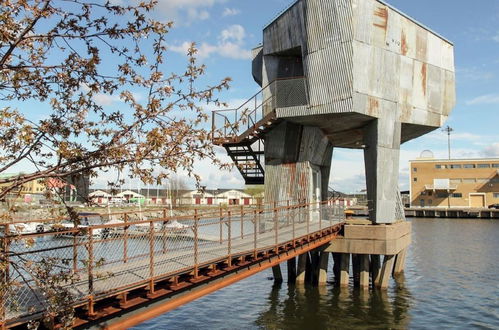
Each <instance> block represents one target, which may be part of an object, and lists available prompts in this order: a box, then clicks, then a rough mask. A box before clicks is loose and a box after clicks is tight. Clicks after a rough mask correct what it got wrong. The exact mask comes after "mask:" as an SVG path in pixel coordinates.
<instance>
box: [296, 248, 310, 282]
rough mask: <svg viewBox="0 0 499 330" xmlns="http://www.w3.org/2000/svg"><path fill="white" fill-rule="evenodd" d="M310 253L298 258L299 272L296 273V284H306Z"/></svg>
mask: <svg viewBox="0 0 499 330" xmlns="http://www.w3.org/2000/svg"><path fill="white" fill-rule="evenodd" d="M308 262H309V261H308V252H307V253H303V254H301V255H300V256H298V270H297V272H296V283H297V284H301V283H305V273H306V271H307V263H308Z"/></svg>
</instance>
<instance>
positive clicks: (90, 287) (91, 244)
mask: <svg viewBox="0 0 499 330" xmlns="http://www.w3.org/2000/svg"><path fill="white" fill-rule="evenodd" d="M87 267H88V315H89V316H90V317H93V316H94V315H95V312H94V231H93V228H92V227H90V228H89V230H88V265H87Z"/></svg>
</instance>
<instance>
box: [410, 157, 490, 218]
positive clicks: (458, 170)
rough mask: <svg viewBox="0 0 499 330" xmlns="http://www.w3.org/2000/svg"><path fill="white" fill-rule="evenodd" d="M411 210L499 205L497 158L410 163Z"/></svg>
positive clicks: (433, 160)
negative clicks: (414, 208) (415, 208)
mask: <svg viewBox="0 0 499 330" xmlns="http://www.w3.org/2000/svg"><path fill="white" fill-rule="evenodd" d="M410 169H411V174H410V187H411V190H410V196H411V206H412V207H461V208H462V207H471V208H482V207H487V206H488V205H490V204H495V203H499V158H489V159H453V160H438V159H418V160H413V161H411V162H410Z"/></svg>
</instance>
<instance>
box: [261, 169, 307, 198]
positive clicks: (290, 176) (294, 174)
mask: <svg viewBox="0 0 499 330" xmlns="http://www.w3.org/2000/svg"><path fill="white" fill-rule="evenodd" d="M311 171H312V168H311V166H310V163H309V162H298V163H290V164H280V165H267V167H266V173H265V178H266V182H265V202H267V203H268V202H275V201H288V200H291V201H297V200H301V201H302V200H308V199H309V189H310V176H311Z"/></svg>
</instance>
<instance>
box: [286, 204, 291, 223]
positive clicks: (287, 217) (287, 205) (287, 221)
mask: <svg viewBox="0 0 499 330" xmlns="http://www.w3.org/2000/svg"><path fill="white" fill-rule="evenodd" d="M289 205H290V203H289V199H288V201H287V203H286V226H289V220H290V219H289V213H290V211H289Z"/></svg>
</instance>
